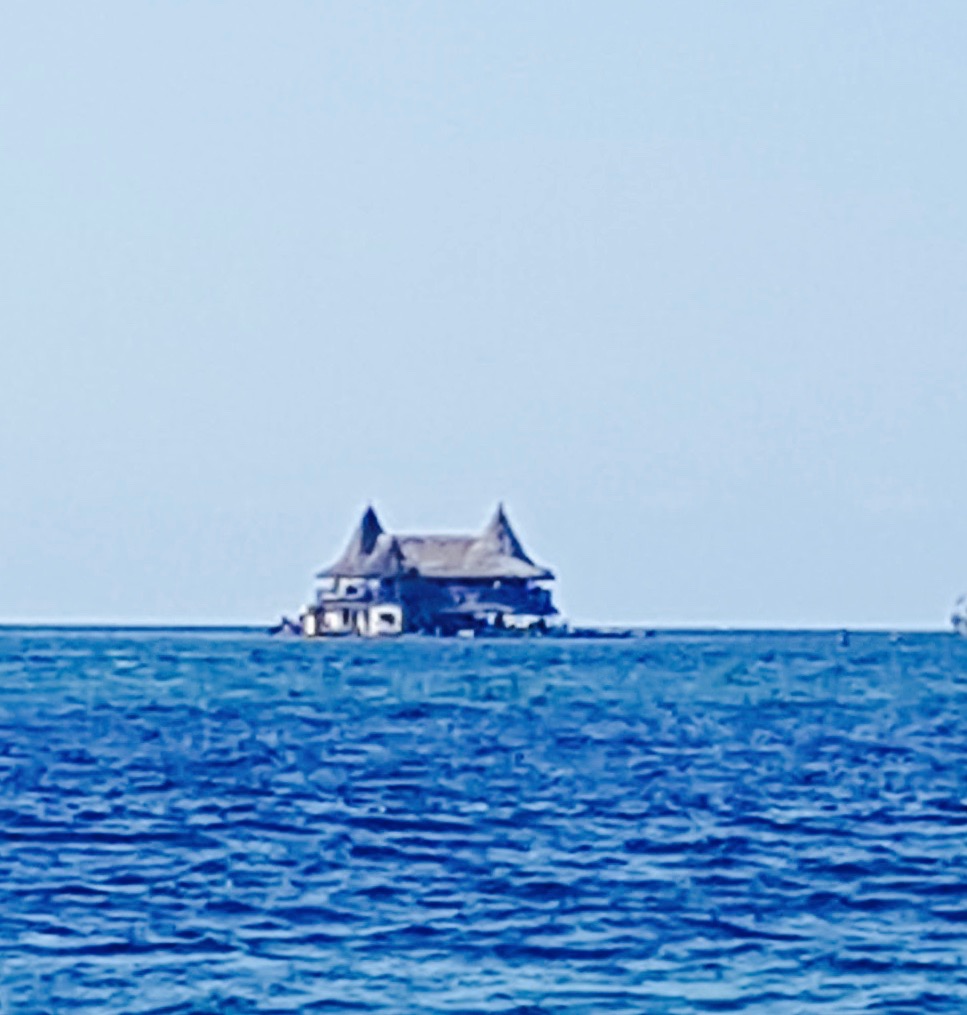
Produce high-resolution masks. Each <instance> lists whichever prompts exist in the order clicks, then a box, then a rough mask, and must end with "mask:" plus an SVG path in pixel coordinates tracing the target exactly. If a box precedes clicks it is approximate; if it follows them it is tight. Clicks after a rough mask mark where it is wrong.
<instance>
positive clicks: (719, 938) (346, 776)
mask: <svg viewBox="0 0 967 1015" xmlns="http://www.w3.org/2000/svg"><path fill="white" fill-rule="evenodd" d="M0 779H2V781H0V787H2V789H0V816H2V820H0V1011H2V1012H3V1013H10V1015H22V1013H39V1012H52V1013H64V1012H69V1013H77V1015H94V1013H98V1015H101V1013H114V1012H117V1013H124V1015H141V1013H144V1015H147V1013H153V1015H162V1013H164V1015H181V1013H184V1015H188V1013H222V1012H224V1013H239V1015H241V1013H263V1012H264V1013H289V1012H355V1013H367V1012H373V1013H377V1012H379V1013H411V1012H412V1013H421V1015H426V1013H435V1012H441V1013H443V1012H446V1013H450V1015H458V1013H459V1015H470V1013H480V1015H484V1013H487V1015H496V1013H506V1015H509V1013H516V1015H541V1013H562V1015H563V1013H567V1015H577V1013H581V1015H585V1013H587V1015H591V1013H601V1012H621V1013H651V1012H657V1013H692V1012H745V1011H748V1012H756V1013H760V1012H762V1013H772V1012H775V1013H790V1015H791V1013H810V1012H836V1013H849V1012H896V1013H901V1012H909V1013H911V1015H912V1013H917V1015H922V1013H929V1012H964V1011H967V639H959V638H957V637H955V636H953V635H946V634H899V635H897V634H894V635H891V634H886V633H883V634H878V633H877V634H869V633H866V634H851V635H849V636H844V635H841V634H839V633H835V632H819V633H771V632H761V633H696V632H689V633H675V632H657V633H655V634H654V636H652V637H644V636H642V637H635V638H629V639H626V640H614V641H603V640H602V641H595V640H586V641H581V640H553V639H545V640H520V641H512V640H502V641H473V640H462V639H456V640H437V641H434V640H408V639H402V640H399V641H395V642H394V641H387V642H381V643H370V642H362V641H348V640H347V641H341V642H332V643H321V642H303V641H299V640H292V641H286V640H273V639H271V638H269V637H267V636H263V635H260V634H255V633H253V632H244V631H222V632H188V631H185V632H158V631H153V632H134V631H128V632H125V631H118V630H115V631H73V632H71V631H54V630H46V631H44V630H15V629H7V630H5V631H3V632H0Z"/></svg>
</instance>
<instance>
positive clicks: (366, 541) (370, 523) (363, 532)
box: [358, 504, 383, 553]
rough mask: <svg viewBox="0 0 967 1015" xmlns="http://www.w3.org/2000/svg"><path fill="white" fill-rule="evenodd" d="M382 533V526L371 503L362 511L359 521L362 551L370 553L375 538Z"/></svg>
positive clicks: (374, 543)
mask: <svg viewBox="0 0 967 1015" xmlns="http://www.w3.org/2000/svg"><path fill="white" fill-rule="evenodd" d="M382 534H383V526H382V525H380V523H379V518H377V517H376V512H375V511H374V510H373V505H372V504H369V505H368V506H367V508H366V510H365V511H364V512H363V517H362V520H361V521H360V523H359V532H358V535H359V545H360V547H361V548H362V551H363V553H372V552H373V547H374V546H375V545H376V540H377V539H379V537H380V536H381V535H382Z"/></svg>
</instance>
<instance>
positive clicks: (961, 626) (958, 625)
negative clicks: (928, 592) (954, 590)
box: [950, 595, 967, 638]
mask: <svg viewBox="0 0 967 1015" xmlns="http://www.w3.org/2000/svg"><path fill="white" fill-rule="evenodd" d="M950 623H951V624H953V625H954V630H955V631H956V632H957V634H962V635H963V636H964V637H965V638H967V595H963V596H961V597H960V598H959V599H958V600H957V602H956V603H954V612H953V613H952V614H951V615H950Z"/></svg>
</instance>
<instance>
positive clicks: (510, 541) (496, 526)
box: [480, 501, 533, 564]
mask: <svg viewBox="0 0 967 1015" xmlns="http://www.w3.org/2000/svg"><path fill="white" fill-rule="evenodd" d="M480 542H481V543H483V544H485V545H486V546H488V547H489V548H491V549H493V550H495V551H497V552H498V553H502V554H504V555H506V556H508V557H516V558H517V559H518V560H523V561H526V562H527V563H528V564H532V563H533V561H532V560H531V559H530V557H528V556H527V554H526V553H524V547H523V546H521V542H520V540H519V539H518V538H517V533H516V532H514V529H513V527H512V526H511V524H510V519H509V518H508V517H507V512H506V511H505V510H504V504H503V501H501V502H500V503H499V504H498V505H497V510H496V511H495V512H494V514H493V517H492V518H491V519H490V521H489V522H488V523H487V526H486V528H485V529H484V530H483V533H482V534H481V536H480Z"/></svg>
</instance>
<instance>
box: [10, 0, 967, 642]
mask: <svg viewBox="0 0 967 1015" xmlns="http://www.w3.org/2000/svg"><path fill="white" fill-rule="evenodd" d="M965 53H967V6H965V5H964V4H963V3H959V2H958V3H954V2H931V3H929V4H912V3H900V2H893V3H872V2H866V3H860V2H857V3H843V2H842V0H835V2H820V0H809V2H799V3H777V2H768V3H765V2H763V3H744V4H726V3H721V2H719V0H716V2H708V3H654V4H647V3H643V2H611V3H607V2H605V3H593V4H592V3H580V4H579V3H569V2H563V0H556V2H553V3H550V2H548V3H526V2H524V3H521V2H514V3H510V2H487V3H483V2H479V3H471V2H459V3H457V2H438V3H425V2H403V0H393V2H385V3H379V4H374V3H363V2H359V0H352V2H348V0H347V2H344V3H321V2H317V3H306V2H303V3H277V4H251V3H240V2H233V3H221V4H214V3H203V2H197V0H196V2H192V3H166V4H148V3H136V2H131V0H125V2H123V3H121V2H101V3H98V4H93V5H92V4H78V3H73V2H72V3H49V4H17V5H14V4H8V5H6V6H5V7H4V9H3V11H2V13H0V141H2V149H0V211H2V223H3V225H2V229H0V268H2V276H0V378H2V385H3V394H2V400H0V460H2V470H3V472H2V475H3V486H2V498H0V578H2V580H0V619H4V620H10V621H13V620H55V621H61V620H63V621H69V620H104V621H110V620H121V621H138V620H152V621H167V620H172V621H174V620H188V621H196V622H204V621H220V620H228V621H250V620H251V621H263V620H264V621H267V620H271V619H273V618H275V617H276V616H278V615H279V614H280V613H281V612H283V611H286V612H292V611H293V610H294V609H296V608H297V607H298V605H299V603H301V602H302V601H304V600H305V598H306V596H307V594H308V590H309V587H310V583H311V582H310V579H311V575H312V573H313V571H314V570H315V569H316V568H317V567H318V566H320V565H322V564H324V563H326V562H328V560H329V559H330V558H332V557H333V556H334V555H335V554H336V552H337V551H338V550H339V549H340V548H341V545H342V543H343V541H344V540H345V538H346V536H347V534H348V531H349V529H350V528H351V527H352V525H353V523H354V522H355V520H356V517H357V515H358V514H359V512H360V511H361V509H362V508H363V506H364V505H365V503H366V502H367V501H368V500H372V501H373V502H374V503H375V505H376V507H377V509H378V510H379V512H380V514H381V516H382V518H383V520H384V522H385V523H386V524H387V525H388V526H390V527H395V528H399V529H403V530H420V529H424V528H427V529H441V530H457V531H459V530H462V529H474V528H477V527H478V526H481V525H482V524H483V523H484V521H485V520H486V518H487V517H488V515H489V514H490V513H491V511H492V510H493V507H494V505H495V503H496V501H497V500H498V499H504V500H505V501H506V503H507V505H508V510H509V513H510V516H511V518H512V520H513V521H514V522H515V523H516V525H517V527H518V529H519V531H520V534H521V536H522V538H523V540H524V542H525V545H526V546H527V547H528V548H529V549H530V550H531V551H532V553H533V554H534V556H535V557H537V558H538V559H540V560H541V561H543V562H546V563H548V564H551V565H552V566H554V567H555V568H556V569H557V571H558V574H559V577H560V582H559V585H560V591H559V598H560V601H561V604H562V606H563V607H564V608H565V610H566V612H567V613H568V614H569V615H570V616H572V617H573V618H575V619H579V620H581V619H583V620H611V621H615V622H642V623H646V624H655V625H660V624H676V625H677V624H686V625H705V624H726V625H727V624H737V625H743V626H759V625H763V626H768V625H797V626H798V625H835V626H842V625H877V626H904V627H909V626H913V627H937V626H941V625H943V624H944V622H945V620H946V616H947V613H948V612H949V607H950V606H951V604H952V602H953V600H954V598H955V597H956V595H957V594H958V593H959V592H961V591H964V590H967V541H965V539H964V535H963V528H962V522H963V517H964V506H965V504H967V470H965V468H964V463H963V449H964V445H965V437H967V399H965V395H964V368H963V356H962V352H963V348H964V335H965V324H967V307H965V298H964V284H965V279H967V257H965V253H967V187H965V181H967V116H965V114H967V60H965V57H964V54H965Z"/></svg>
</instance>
